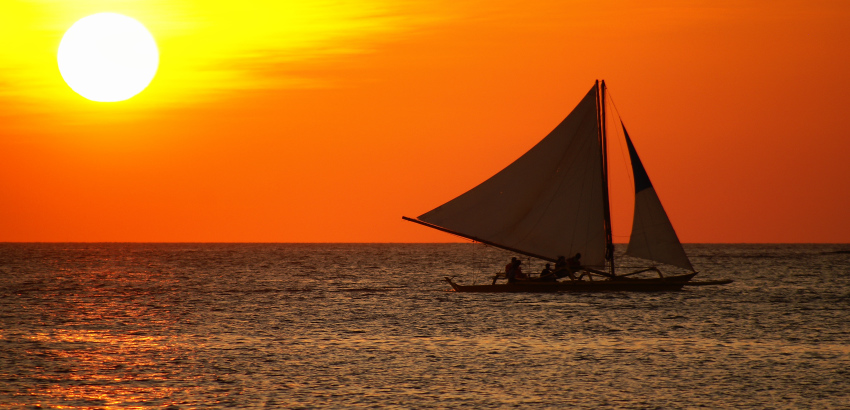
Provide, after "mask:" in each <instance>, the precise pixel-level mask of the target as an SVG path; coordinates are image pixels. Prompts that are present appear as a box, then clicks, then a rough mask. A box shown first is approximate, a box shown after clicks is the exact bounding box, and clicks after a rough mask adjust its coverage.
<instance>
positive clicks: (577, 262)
mask: <svg viewBox="0 0 850 410" xmlns="http://www.w3.org/2000/svg"><path fill="white" fill-rule="evenodd" d="M567 269H568V271H569V274H570V279H572V280H576V275H575V274H576V273H578V272H579V271H581V270H584V266H581V253H576V254H575V256H573V257H572V258H569V259H567ZM583 276H584V275H582V276H579V277H578V279H579V280H581V278H582V277H583Z"/></svg>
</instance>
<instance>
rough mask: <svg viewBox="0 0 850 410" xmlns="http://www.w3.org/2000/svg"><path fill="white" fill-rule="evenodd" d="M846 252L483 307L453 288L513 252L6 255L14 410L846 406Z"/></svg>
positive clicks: (699, 250)
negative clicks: (666, 288)
mask: <svg viewBox="0 0 850 410" xmlns="http://www.w3.org/2000/svg"><path fill="white" fill-rule="evenodd" d="M848 249H850V246H848V245H686V250H687V252H688V253H689V255H691V259H692V261H693V263H694V265H695V267H696V268H697V269H698V270H700V271H701V273H700V274H699V275H698V276H697V279H701V280H716V279H725V278H729V279H734V280H735V282H734V283H732V284H729V285H726V286H714V287H695V288H686V290H684V291H680V292H664V293H647V294H641V293H622V292H613V293H586V294H582V293H579V294H568V293H564V294H463V293H454V292H446V290H447V289H448V285H447V284H445V283H444V282H442V278H443V277H445V276H453V277H455V280H456V281H458V282H461V283H473V282H476V283H486V282H487V281H489V280H490V279H489V277H490V276H491V275H492V274H493V272H495V271H497V270H499V269H500V267H503V266H504V264H505V263H506V262H507V261H508V260H509V259H510V257H511V256H515V255H512V254H510V253H506V252H503V251H499V250H496V249H493V248H483V247H480V245H472V244H0V407H2V408H63V409H110V408H168V409H194V408H224V407H232V408H293V409H294V408H365V407H370V408H460V407H465V408H535V409H537V408H567V407H569V408H579V409H582V408H587V409H594V408H633V409H645V408H662V409H678V408H848V406H850V320H848V319H850V314H848V311H850V310H849V309H850V252H848ZM619 251H622V249H619ZM525 268H526V271H535V270H538V269H541V268H542V264H540V263H539V262H534V261H528V260H526V262H525Z"/></svg>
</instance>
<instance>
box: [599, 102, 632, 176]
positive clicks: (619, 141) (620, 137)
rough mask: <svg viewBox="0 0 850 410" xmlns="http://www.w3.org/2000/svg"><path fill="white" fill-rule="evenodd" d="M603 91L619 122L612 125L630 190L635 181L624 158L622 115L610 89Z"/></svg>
mask: <svg viewBox="0 0 850 410" xmlns="http://www.w3.org/2000/svg"><path fill="white" fill-rule="evenodd" d="M605 91H606V92H607V97H608V101H609V102H610V103H611V107H612V108H614V112H615V113H616V114H617V121H618V122H619V123H620V124H619V125H620V126H619V127H614V130H615V131H614V132H615V133H616V134H617V138H616V140H617V146H618V147H619V148H620V159H622V160H623V166H624V169H625V170H626V176H627V177H628V179H629V183H630V184H631V188H632V191H634V189H635V181H634V179H633V176H632V173H631V172H629V169H631V167H630V165H631V160H626V150H625V148H624V147H623V141H625V139H626V137H625V136H624V135H623V134H622V132H623V117H622V116H620V110H618V109H617V104H614V97H613V96H612V95H611V90H609V89H608V87H607V86H606V87H605Z"/></svg>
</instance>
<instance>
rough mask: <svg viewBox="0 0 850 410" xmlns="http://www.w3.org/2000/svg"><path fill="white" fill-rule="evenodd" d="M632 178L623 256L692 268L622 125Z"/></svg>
mask: <svg viewBox="0 0 850 410" xmlns="http://www.w3.org/2000/svg"><path fill="white" fill-rule="evenodd" d="M623 134H624V135H625V136H626V145H627V146H628V149H629V158H630V159H631V162H632V173H633V174H634V178H635V214H634V221H633V222H632V235H631V238H630V239H629V247H628V249H627V250H626V254H627V255H631V256H634V257H638V258H643V259H649V260H653V261H656V262H661V263H666V264H669V265H673V266H678V267H680V268H684V269H689V270H691V271H693V270H694V267H693V266H692V265H691V261H690V260H689V259H688V255H686V254H685V250H684V249H683V248H682V243H681V242H679V237H678V236H676V231H675V230H674V229H673V224H671V223H670V218H668V217H667V213H666V212H664V207H663V206H662V205H661V200H660V199H658V194H656V193H655V188H654V187H653V186H652V183H651V182H650V181H649V175H647V174H646V169H644V167H643V164H642V163H641V162H640V158H639V157H638V154H637V151H636V150H635V147H634V145H632V140H631V139H630V138H629V133H628V132H626V127H625V126H623Z"/></svg>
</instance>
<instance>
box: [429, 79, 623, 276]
mask: <svg viewBox="0 0 850 410" xmlns="http://www.w3.org/2000/svg"><path fill="white" fill-rule="evenodd" d="M597 92H598V85H594V86H593V88H592V89H591V90H590V91H589V92H588V93H587V95H585V97H584V98H583V99H582V100H581V102H580V103H579V104H578V106H576V108H575V109H574V110H573V111H572V112H571V113H570V114H569V115H568V116H567V117H566V118H565V119H564V120H563V121H562V122H561V123H560V124H559V125H558V126H557V127H555V129H554V130H552V132H550V133H549V135H547V136H546V137H545V138H544V139H543V140H542V141H540V142H539V143H538V144H537V145H535V146H534V147H532V148H531V149H530V150H529V151H528V152H526V153H525V154H524V155H522V156H521V157H519V158H518V159H517V160H516V161H514V162H513V163H512V164H510V165H508V166H507V167H506V168H505V169H503V170H502V171H500V172H499V173H497V174H496V175H494V176H492V177H491V178H490V179H488V180H486V181H484V182H482V183H481V184H480V185H478V186H476V187H475V188H472V189H471V190H469V191H467V192H466V193H464V194H462V195H460V196H458V197H457V198H455V199H453V200H451V201H449V202H447V203H445V204H443V205H441V206H439V207H437V208H435V209H433V210H431V211H429V212H427V213H425V214H422V215H420V216H419V217H418V220H419V221H423V222H426V223H428V224H432V225H435V226H436V227H439V228H443V229H445V230H448V231H451V232H453V233H458V234H460V235H462V236H465V237H468V238H473V239H476V240H480V241H484V242H487V243H491V244H495V245H497V246H501V247H503V248H507V249H512V250H516V251H519V252H522V253H526V254H529V255H534V256H537V257H542V258H544V259H548V260H554V259H556V258H557V257H558V256H561V255H564V256H571V255H574V254H575V253H577V252H580V253H581V254H582V262H583V263H584V264H585V265H587V266H597V267H601V266H604V265H605V249H606V237H605V228H604V214H603V208H604V204H603V201H604V196H603V182H602V172H601V170H602V163H601V161H602V160H601V156H600V151H601V149H602V148H601V145H600V144H601V143H600V141H599V122H598V117H597Z"/></svg>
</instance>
